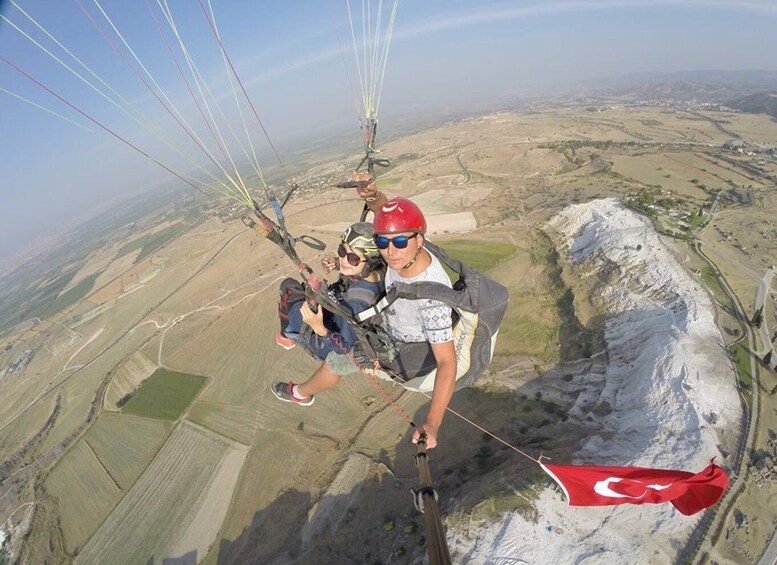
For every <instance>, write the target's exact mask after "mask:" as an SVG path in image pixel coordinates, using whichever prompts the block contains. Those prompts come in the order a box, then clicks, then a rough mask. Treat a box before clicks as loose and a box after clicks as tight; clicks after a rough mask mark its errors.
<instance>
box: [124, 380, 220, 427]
mask: <svg viewBox="0 0 777 565" xmlns="http://www.w3.org/2000/svg"><path fill="white" fill-rule="evenodd" d="M206 381H207V379H206V377H200V376H197V375H188V374H186V373H177V372H175V371H169V370H167V369H157V370H156V371H155V372H154V374H153V375H151V376H150V377H149V378H148V379H146V380H145V381H143V384H142V385H140V388H139V389H138V392H137V393H136V394H135V395H134V396H133V397H132V398H131V399H130V400H129V402H127V404H125V405H124V408H122V414H133V415H135V416H143V417H145V418H157V419H159V420H177V419H178V417H179V416H180V415H181V414H183V412H184V410H186V408H188V407H189V405H190V404H191V402H192V400H194V397H195V396H197V393H198V392H200V389H201V388H202V387H203V386H204V385H205V382H206Z"/></svg>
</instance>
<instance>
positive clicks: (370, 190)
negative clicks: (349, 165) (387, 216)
mask: <svg viewBox="0 0 777 565" xmlns="http://www.w3.org/2000/svg"><path fill="white" fill-rule="evenodd" d="M351 178H353V180H355V181H360V180H371V181H372V182H371V183H370V184H368V185H366V186H362V187H356V193H357V194H358V195H359V196H360V197H361V198H362V199H363V200H364V202H365V203H366V204H367V208H369V209H370V210H371V211H372V212H377V211H378V210H379V209H380V207H381V206H383V205H384V204H385V203H386V202H388V200H389V199H388V196H386V195H385V194H383V193H382V192H380V191H379V190H378V185H377V184H376V183H375V176H374V175H372V174H370V173H369V172H362V173H360V172H356V171H354V172H353V173H351Z"/></svg>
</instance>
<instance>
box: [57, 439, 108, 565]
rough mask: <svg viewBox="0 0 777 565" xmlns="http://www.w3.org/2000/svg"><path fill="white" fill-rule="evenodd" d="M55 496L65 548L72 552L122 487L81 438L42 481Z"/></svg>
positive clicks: (104, 512)
mask: <svg viewBox="0 0 777 565" xmlns="http://www.w3.org/2000/svg"><path fill="white" fill-rule="evenodd" d="M44 484H45V487H46V490H47V491H48V492H49V494H51V495H52V496H55V497H56V498H57V499H59V512H60V519H61V524H62V534H63V536H64V538H65V550H66V551H67V552H68V553H71V554H72V553H76V552H77V550H79V549H80V548H81V547H83V545H84V544H85V543H86V541H87V540H88V539H89V537H90V536H91V535H92V533H94V531H95V530H97V528H98V527H99V526H100V524H102V523H103V521H104V520H105V518H106V517H107V516H108V514H110V512H111V510H112V509H113V507H114V506H115V505H116V504H117V503H118V502H119V500H120V499H121V496H122V491H121V489H120V487H119V485H118V484H117V483H116V481H115V480H114V479H113V478H112V477H111V476H110V475H109V474H108V473H107V472H106V469H105V467H104V466H103V465H102V464H101V463H100V461H99V460H98V459H97V457H96V456H95V453H94V451H92V449H91V448H90V447H89V445H88V444H86V443H85V442H78V443H77V444H76V445H75V446H74V447H73V449H71V450H70V451H68V453H67V454H66V455H65V456H64V457H63V458H62V460H61V461H60V462H59V463H58V464H57V466H56V467H54V470H53V472H52V473H51V475H49V477H48V479H47V480H46V482H45V483H44Z"/></svg>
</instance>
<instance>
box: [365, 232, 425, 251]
mask: <svg viewBox="0 0 777 565" xmlns="http://www.w3.org/2000/svg"><path fill="white" fill-rule="evenodd" d="M417 235H418V234H417V233H414V234H413V235H410V236H408V235H398V236H397V237H386V236H385V235H376V236H375V237H374V238H373V239H374V240H375V246H376V247H377V248H378V249H388V246H389V243H393V244H394V247H396V248H397V249H405V248H406V247H407V242H408V241H410V240H411V239H413V238H414V237H415V236H417Z"/></svg>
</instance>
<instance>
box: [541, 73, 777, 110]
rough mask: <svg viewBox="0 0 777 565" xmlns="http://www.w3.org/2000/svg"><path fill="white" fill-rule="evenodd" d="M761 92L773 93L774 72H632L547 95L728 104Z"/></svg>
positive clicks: (574, 99)
mask: <svg viewBox="0 0 777 565" xmlns="http://www.w3.org/2000/svg"><path fill="white" fill-rule="evenodd" d="M762 92H777V72H775V71H746V70H741V71H714V70H713V71H678V72H671V73H632V74H628V75H621V76H615V77H605V78H599V79H596V80H588V81H583V82H579V83H576V84H570V85H559V87H558V88H557V89H556V91H555V92H554V96H552V97H551V98H552V99H553V100H552V102H553V103H564V102H572V103H588V102H590V101H596V100H609V101H617V100H622V101H623V100H628V101H648V102H649V101H655V102H709V103H714V104H725V105H730V104H729V102H730V101H731V100H737V99H740V98H745V97H748V96H752V95H753V94H755V93H762ZM546 99H547V97H546Z"/></svg>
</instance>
